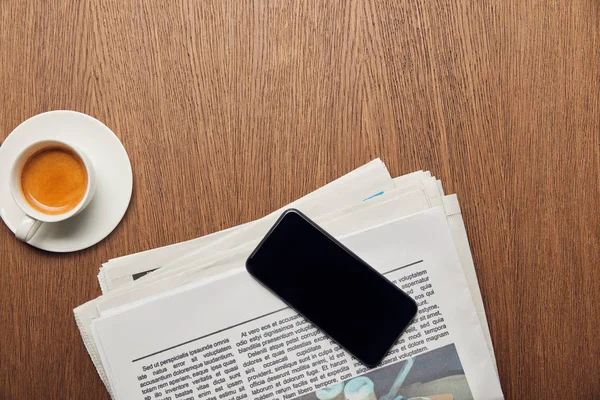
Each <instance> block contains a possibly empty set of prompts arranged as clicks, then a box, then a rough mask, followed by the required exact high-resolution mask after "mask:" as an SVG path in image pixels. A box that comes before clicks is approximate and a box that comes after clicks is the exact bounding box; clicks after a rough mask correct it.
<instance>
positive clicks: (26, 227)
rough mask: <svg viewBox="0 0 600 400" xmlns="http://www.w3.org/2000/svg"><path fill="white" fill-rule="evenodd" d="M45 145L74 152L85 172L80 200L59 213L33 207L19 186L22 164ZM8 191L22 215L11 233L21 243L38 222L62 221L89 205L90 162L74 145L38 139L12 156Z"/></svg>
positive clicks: (91, 187) (93, 188)
mask: <svg viewBox="0 0 600 400" xmlns="http://www.w3.org/2000/svg"><path fill="white" fill-rule="evenodd" d="M47 148H62V149H65V150H67V151H70V152H72V153H74V154H75V155H77V156H78V157H79V158H80V159H81V161H82V162H83V165H84V167H85V172H86V174H87V188H86V191H85V193H84V195H83V197H82V199H81V200H80V201H79V203H77V205H76V206H75V207H73V208H71V209H69V210H68V211H66V212H64V213H62V214H45V213H43V212H41V211H39V210H37V209H35V208H33V207H32V206H31V205H30V204H29V203H28V202H27V200H26V199H25V196H24V195H23V190H22V188H21V175H22V171H23V167H24V166H25V163H26V162H27V160H29V158H30V157H31V156H33V155H34V154H35V153H37V152H39V151H41V150H44V149H47ZM9 186H10V192H11V194H12V197H13V199H14V201H15V203H16V204H17V205H18V206H19V208H20V209H21V210H22V211H23V213H24V215H23V218H21V221H20V222H19V225H17V227H16V229H15V236H16V237H17V238H18V239H19V240H22V241H24V242H29V241H30V240H31V239H32V238H33V236H34V235H35V233H36V232H37V231H38V229H39V228H40V226H41V225H42V223H55V222H60V221H65V220H67V219H69V218H71V217H73V216H75V215H77V214H79V213H80V212H81V211H83V210H84V209H85V207H87V206H88V204H90V202H91V201H92V197H94V193H95V191H96V175H95V173H94V168H93V165H92V163H91V161H90V160H89V159H88V158H87V157H86V155H85V154H83V153H82V152H81V151H79V150H78V149H76V148H75V147H74V146H72V145H70V144H68V143H65V142H62V141H59V140H41V141H39V142H35V143H33V144H32V145H30V146H28V147H27V148H26V149H24V150H23V151H22V152H21V153H19V155H18V156H17V157H16V159H15V162H14V163H13V165H12V168H11V172H10V182H9Z"/></svg>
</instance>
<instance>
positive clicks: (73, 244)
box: [0, 111, 133, 253]
mask: <svg viewBox="0 0 600 400" xmlns="http://www.w3.org/2000/svg"><path fill="white" fill-rule="evenodd" d="M42 139H57V140H63V141H66V142H69V143H73V145H75V146H76V147H77V148H78V149H79V150H81V151H82V152H83V153H85V155H86V156H87V157H88V158H89V159H90V161H91V162H92V164H93V165H94V170H95V172H96V180H97V186H96V194H95V195H94V198H93V199H92V202H91V203H90V204H89V205H88V206H87V208H86V209H85V210H83V211H82V212H81V213H80V214H78V215H76V216H75V217H73V218H70V219H68V220H67V221H63V222H56V223H45V224H42V226H41V227H40V229H39V231H38V232H37V233H36V234H35V236H34V237H33V238H32V239H31V240H30V241H29V244H30V245H32V246H35V247H37V248H39V249H42V250H47V251H54V252H61V253H62V252H69V251H77V250H82V249H85V248H87V247H90V246H92V245H94V244H96V243H98V242H99V241H101V240H102V239H104V238H105V237H106V236H108V235H109V234H110V233H111V232H112V231H113V229H115V228H116V226H117V225H118V224H119V222H120V221H121V219H122V218H123V215H125V211H127V207H128V206H129V200H130V199H131V191H132V189H133V176H132V173H131V163H130V162H129V157H128V156H127V152H126V151H125V148H124V147H123V145H122V144H121V142H120V141H119V138H117V137H116V136H115V134H114V133H113V132H112V131H111V130H110V129H108V127H107V126H106V125H104V124H103V123H102V122H100V121H98V120H97V119H94V118H92V117H90V116H89V115H85V114H81V113H78V112H75V111H50V112H47V113H43V114H39V115H36V116H34V117H32V118H30V119H28V120H27V121H25V122H23V123H22V124H21V125H19V126H17V127H16V128H15V130H14V131H12V133H11V134H10V135H9V136H8V137H7V138H6V140H5V141H4V143H3V144H2V145H1V146H0V216H1V217H2V220H4V223H5V224H6V225H7V226H8V228H9V229H10V230H11V231H12V232H13V233H14V231H15V227H16V225H17V224H18V223H19V221H20V220H21V218H22V217H23V211H21V209H20V208H19V207H17V205H16V204H15V202H14V200H13V198H12V195H11V194H10V190H9V186H8V182H9V173H10V169H11V166H12V164H13V162H14V160H15V158H16V156H17V155H18V154H19V153H20V152H21V151H22V150H23V149H24V148H26V147H27V146H29V145H30V144H32V143H33V142H36V141H38V140H42ZM15 240H18V239H17V238H15Z"/></svg>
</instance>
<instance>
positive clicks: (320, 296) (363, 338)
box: [246, 209, 417, 367]
mask: <svg viewBox="0 0 600 400" xmlns="http://www.w3.org/2000/svg"><path fill="white" fill-rule="evenodd" d="M246 268H247V270H248V272H249V273H250V274H251V275H252V276H253V277H254V278H256V279H257V280H258V281H259V282H261V283H262V284H263V285H264V286H265V287H266V288H268V289H269V290H270V291H271V292H273V293H274V294H275V295H277V296H278V297H279V298H281V299H282V300H283V301H284V302H285V303H287V304H288V305H289V306H290V307H292V308H293V309H295V310H296V311H297V312H298V313H300V314H301V315H302V316H304V317H305V318H306V319H307V320H309V321H310V322H312V323H313V324H314V325H316V326H317V327H318V328H320V329H321V330H322V331H323V332H324V333H325V334H327V335H329V336H330V337H331V338H332V339H333V340H334V341H336V342H337V343H338V344H339V345H341V346H342V347H343V348H344V349H346V350H347V351H348V352H349V353H350V354H352V355H353V356H355V357H356V358H357V359H358V360H359V361H360V362H362V363H363V364H365V365H367V366H371V367H372V366H376V365H377V364H379V363H380V362H381V360H382V359H383V358H384V357H385V355H386V353H387V352H388V351H389V350H390V348H391V347H392V345H393V344H394V342H395V341H396V339H397V338H398V337H399V336H400V334H401V333H402V332H403V331H404V329H405V328H406V327H407V325H408V324H409V323H410V321H411V320H412V319H413V318H414V316H415V315H416V312H417V306H416V304H415V302H414V301H413V300H412V299H411V298H410V297H409V296H408V295H407V294H405V293H404V292H403V291H401V290H400V289H399V288H397V287H396V286H395V285H394V284H392V283H391V282H390V281H389V280H387V279H386V278H385V277H384V276H383V275H381V274H380V273H379V272H377V271H376V270H375V269H373V268H372V267H370V266H369V265H368V264H367V263H366V262H364V261H363V260H361V259H360V258H358V257H357V256H356V255H355V254H353V253H352V252H351V251H350V250H348V249H347V248H346V247H344V246H343V245H342V244H340V243H339V242H337V241H336V240H335V239H333V238H332V237H331V236H330V235H328V234H327V233H326V232H325V231H323V230H322V229H321V228H319V227H318V226H317V225H316V224H315V223H314V222H312V221H310V220H309V219H308V218H307V217H306V216H305V215H303V214H302V213H300V212H299V211H297V210H293V209H292V210H287V211H286V212H285V213H284V214H283V215H282V216H281V217H280V218H279V220H278V221H277V222H276V223H275V225H274V226H273V228H271V230H270V231H269V233H267V235H266V236H265V238H264V239H263V240H262V242H261V243H260V244H259V245H258V247H257V248H256V249H255V250H254V252H253V253H252V254H251V255H250V257H249V258H248V260H247V261H246Z"/></svg>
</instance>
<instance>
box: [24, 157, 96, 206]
mask: <svg viewBox="0 0 600 400" xmlns="http://www.w3.org/2000/svg"><path fill="white" fill-rule="evenodd" d="M87 186H88V176H87V171H86V169H85V164H84V163H83V160H81V158H80V157H79V156H78V155H77V154H75V153H74V152H73V151H71V150H69V149H65V148H61V147H48V148H45V149H42V150H40V151H38V152H36V153H34V154H33V155H32V156H31V157H29V159H28V160H27V161H26V162H25V165H24V166H23V169H22V170H21V191H22V192H23V197H25V199H26V200H27V202H28V203H29V205H30V206H31V207H33V208H35V209H36V210H38V211H40V212H42V213H44V214H48V215H58V214H64V213H66V212H69V211H71V210H72V209H73V208H75V207H76V206H77V205H78V204H79V203H80V202H81V200H83V197H84V196H85V192H86V190H87Z"/></svg>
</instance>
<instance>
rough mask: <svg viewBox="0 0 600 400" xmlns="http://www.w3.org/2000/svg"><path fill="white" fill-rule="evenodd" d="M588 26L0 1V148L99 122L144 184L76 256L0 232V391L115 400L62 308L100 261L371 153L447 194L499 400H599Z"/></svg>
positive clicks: (535, 8) (561, 13) (355, 4)
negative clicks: (46, 115) (27, 125)
mask: <svg viewBox="0 0 600 400" xmlns="http://www.w3.org/2000/svg"><path fill="white" fill-rule="evenodd" d="M599 9H600V3H599V2H598V1H597V0H579V1H573V2H567V1H557V0H555V1H517V0H491V1H479V2H476V1H469V0H434V1H423V0H417V1H414V2H410V1H404V0H401V1H391V0H385V1H384V0H370V1H367V0H352V1H347V2H329V1H324V0H320V1H239V2H222V1H193V0H173V1H154V0H152V1H149V0H131V1H117V0H81V1H72V2H71V1H64V2H63V1H55V2H51V1H34V0H26V1H25V0H20V1H17V0H2V1H1V2H0V139H2V140H3V139H4V138H6V136H7V135H9V134H10V132H11V131H12V130H13V129H14V128H15V127H16V126H17V125H18V124H19V123H20V122H21V121H23V120H25V119H27V118H29V117H31V116H33V115H35V114H38V113H41V112H44V111H48V110H54V109H71V110H77V111H81V112H84V113H87V114H90V115H92V116H94V117H96V118H98V119H100V120H101V121H103V122H104V123H105V124H106V125H108V126H109V127H110V128H111V129H113V130H114V132H115V133H116V134H117V135H118V136H119V138H120V139H121V140H122V142H123V144H124V145H125V148H126V149H127V151H128V153H129V156H130V158H131V162H132V165H133V174H134V184H135V187H134V193H133V198H132V201H131V205H130V207H129V211H128V212H127V214H126V216H125V218H124V219H123V221H122V223H121V224H120V225H119V227H118V228H117V229H116V230H115V231H114V232H113V233H112V234H111V235H110V236H109V237H108V238H107V239H105V240H104V241H103V242H101V243H100V244H98V245H96V246H94V247H92V248H90V249H88V250H84V251H81V252H76V253H73V254H66V255H60V254H50V253H46V252H43V251H39V250H37V249H34V248H31V247H29V246H27V245H25V244H23V243H20V242H18V241H17V240H16V239H15V238H14V236H13V234H12V233H11V232H10V231H9V230H8V229H7V228H6V227H5V226H2V227H1V228H0V398H1V399H107V398H108V394H107V392H106V391H105V389H104V386H103V385H102V383H101V381H100V379H99V378H98V376H97V374H96V371H95V370H94V367H93V365H92V363H91V361H90V359H89V357H88V355H87V353H86V351H85V349H84V346H83V343H82V341H81V339H80V337H79V333H78V331H77V328H76V326H75V322H74V319H73V315H72V309H73V308H74V307H76V306H77V305H79V304H82V303H84V302H86V301H88V300H90V299H92V298H94V297H96V296H98V295H99V294H100V289H99V287H98V282H97V280H96V274H97V272H98V268H99V266H100V264H101V263H102V262H103V261H106V260H108V259H109V258H112V257H117V256H121V255H125V254H128V253H132V252H137V251H141V250H146V249H150V248H153V247H157V246H162V245H166V244H170V243H174V242H178V241H181V240H187V239H191V238H194V237H198V236H201V235H204V234H207V233H210V232H213V231H217V230H220V229H223V228H227V227H230V226H233V225H237V224H240V223H243V222H247V221H250V220H252V219H255V218H258V217H261V216H263V215H265V214H266V213H268V212H270V211H272V210H274V209H276V208H278V207H280V206H283V205H285V204H286V203H288V202H290V201H292V200H294V199H296V198H298V197H300V196H302V195H303V194H306V193H308V192H310V191H312V190H314V189H316V188H318V187H319V186H321V185H323V184H325V183H327V182H329V181H331V180H333V179H334V178H337V177H339V176H341V175H342V174H344V173H346V172H348V171H350V170H351V169H353V168H355V167H358V166H359V165H361V164H363V163H365V162H367V161H369V160H371V159H373V158H375V157H381V158H382V159H383V160H384V161H385V162H386V164H387V165H388V167H389V169H390V171H391V172H392V173H393V174H394V175H397V174H402V173H407V172H411V171H413V170H417V169H429V170H431V171H432V172H433V173H434V174H435V175H436V176H438V177H439V178H441V179H442V180H443V182H444V186H445V189H446V191H447V192H448V193H451V192H456V193H457V194H458V197H459V199H460V201H461V205H462V209H463V215H464V218H465V223H466V226H467V231H468V234H469V238H470V241H471V245H472V250H473V256H474V260H475V266H476V269H477V273H478V276H479V282H480V285H481V290H482V293H483V299H484V303H485V306H486V310H487V314H488V318H489V324H490V328H491V333H492V338H493V341H494V346H495V349H496V356H497V359H498V368H499V375H500V380H501V382H502V387H503V390H504V393H505V395H506V398H508V399H517V398H548V399H558V398H561V399H563V398H564V399H574V398H581V399H584V398H585V399H592V398H599V396H600V339H599V338H600V323H598V313H599V311H600V310H599V304H600V289H599V283H600V272H599V271H600V268H599V267H600V217H599V210H600V105H599V103H600V50H599V49H600V32H599V30H600V18H599V17H600V12H599ZM107 156H108V155H107ZM0 190H7V188H6V187H3V188H0Z"/></svg>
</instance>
